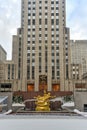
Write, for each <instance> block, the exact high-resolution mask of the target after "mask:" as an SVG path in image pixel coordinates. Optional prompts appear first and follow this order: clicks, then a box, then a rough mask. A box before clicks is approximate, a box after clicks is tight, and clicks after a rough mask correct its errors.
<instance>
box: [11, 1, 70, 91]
mask: <svg viewBox="0 0 87 130" xmlns="http://www.w3.org/2000/svg"><path fill="white" fill-rule="evenodd" d="M65 5H66V3H65V0H21V28H19V29H18V33H17V35H16V36H13V56H12V57H13V60H14V61H15V63H16V64H17V66H18V85H17V86H16V87H15V90H17V89H20V90H22V91H41V90H44V89H45V90H47V91H68V87H67V86H68V85H67V84H68V79H69V78H70V74H69V69H70V67H69V42H70V40H69V28H67V27H66V12H65ZM69 89H70V88H69Z"/></svg>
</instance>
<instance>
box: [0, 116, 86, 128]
mask: <svg viewBox="0 0 87 130" xmlns="http://www.w3.org/2000/svg"><path fill="white" fill-rule="evenodd" d="M0 130H87V119H85V118H83V119H75V117H74V118H73V119H72V118H68V119H67V118H64V119H63V118H59V119H55V118H54V119H46V117H45V118H43V119H36V118H32V119H30V118H29V119H23V117H22V116H21V119H18V118H15V119H0Z"/></svg>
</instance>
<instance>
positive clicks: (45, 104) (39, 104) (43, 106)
mask: <svg viewBox="0 0 87 130" xmlns="http://www.w3.org/2000/svg"><path fill="white" fill-rule="evenodd" d="M35 98H36V102H35V104H36V109H35V110H36V111H50V99H52V98H54V96H51V94H50V93H46V91H44V95H43V96H40V95H38V96H37V97H35Z"/></svg>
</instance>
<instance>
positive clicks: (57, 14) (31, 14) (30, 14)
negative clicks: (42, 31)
mask: <svg viewBox="0 0 87 130" xmlns="http://www.w3.org/2000/svg"><path fill="white" fill-rule="evenodd" d="M41 15H42V13H41V12H40V13H39V16H41ZM47 15H48V13H47V12H46V13H45V16H47ZM54 15H56V16H59V13H58V12H56V13H51V16H54ZM28 16H36V13H28Z"/></svg>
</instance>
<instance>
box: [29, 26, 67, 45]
mask: <svg viewBox="0 0 87 130" xmlns="http://www.w3.org/2000/svg"><path fill="white" fill-rule="evenodd" d="M47 30H48V28H45V31H47ZM55 30H56V31H59V28H56V29H54V28H52V29H51V31H52V32H54V31H55ZM30 31H33V32H35V28H32V29H31V28H28V32H30ZM39 31H42V28H39ZM66 45H67V43H66Z"/></svg>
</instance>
